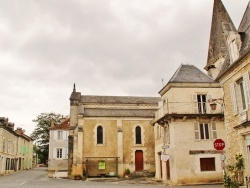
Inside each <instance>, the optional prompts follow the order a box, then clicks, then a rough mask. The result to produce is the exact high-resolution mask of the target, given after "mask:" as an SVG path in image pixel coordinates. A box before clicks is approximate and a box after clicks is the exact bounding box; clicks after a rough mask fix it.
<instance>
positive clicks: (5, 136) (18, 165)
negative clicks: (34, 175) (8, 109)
mask: <svg viewBox="0 0 250 188" xmlns="http://www.w3.org/2000/svg"><path fill="white" fill-rule="evenodd" d="M32 160H33V140H32V138H30V137H29V136H27V135H25V134H24V130H23V129H21V128H17V129H16V130H14V123H10V122H9V121H8V118H5V117H0V175H4V174H10V173H13V172H15V171H19V170H27V169H31V168H32Z"/></svg>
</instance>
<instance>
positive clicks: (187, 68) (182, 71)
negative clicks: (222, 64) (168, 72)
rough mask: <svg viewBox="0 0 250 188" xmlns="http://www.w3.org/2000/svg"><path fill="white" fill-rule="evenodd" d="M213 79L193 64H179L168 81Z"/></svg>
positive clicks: (195, 81)
mask: <svg viewBox="0 0 250 188" xmlns="http://www.w3.org/2000/svg"><path fill="white" fill-rule="evenodd" d="M214 82H215V81H214V80H213V79H212V78H210V77H209V76H208V75H206V74H205V73H204V72H202V71H201V70H200V69H198V68H196V67H195V66H193V65H183V64H182V65H181V66H180V67H179V68H178V69H177V71H176V72H175V74H174V75H173V76H172V78H171V79H170V80H169V83H214Z"/></svg>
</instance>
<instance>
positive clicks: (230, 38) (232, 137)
mask: <svg viewBox="0 0 250 188" xmlns="http://www.w3.org/2000/svg"><path fill="white" fill-rule="evenodd" d="M205 69H206V70H207V71H208V73H209V74H210V75H211V76H212V77H213V78H214V79H215V80H217V81H219V82H220V84H221V86H222V88H223V90H224V98H223V101H221V102H223V103H224V104H225V128H226V134H227V145H228V150H227V151H226V156H227V160H226V162H227V164H229V165H233V164H234V163H235V162H236V159H235V156H236V155H238V154H241V155H242V156H243V159H244V165H245V166H244V175H243V176H250V158H249V154H250V126H249V125H250V121H249V117H250V116H249V114H250V94H249V88H250V85H249V84H250V83H249V72H250V4H249V3H248V5H247V7H246V10H245V13H244V14H243V17H242V21H241V23H240V25H239V28H238V29H236V28H235V26H234V24H233V22H232V21H231V18H230V16H229V14H228V12H227V10H226V9H225V7H224V5H223V4H222V2H221V0H215V1H214V10H213V18H212V25H211V34H210V41H209V50H208V60H207V65H206V67H205ZM243 176H242V180H243Z"/></svg>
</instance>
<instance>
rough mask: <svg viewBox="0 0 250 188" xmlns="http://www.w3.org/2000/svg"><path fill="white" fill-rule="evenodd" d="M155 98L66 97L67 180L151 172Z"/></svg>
mask: <svg viewBox="0 0 250 188" xmlns="http://www.w3.org/2000/svg"><path fill="white" fill-rule="evenodd" d="M159 100H160V98H158V97H125V96H93V95H82V94H81V92H76V89H75V86H74V89H73V92H72V94H71V96H70V126H69V150H68V152H69V170H68V175H69V177H70V178H79V177H100V176H108V177H112V176H116V177H117V176H123V175H124V172H125V171H126V172H131V173H133V172H135V173H136V172H142V171H147V172H154V171H155V162H154V131H153V127H152V126H151V124H150V122H151V121H152V119H153V118H154V113H155V111H156V110H157V107H158V101H159Z"/></svg>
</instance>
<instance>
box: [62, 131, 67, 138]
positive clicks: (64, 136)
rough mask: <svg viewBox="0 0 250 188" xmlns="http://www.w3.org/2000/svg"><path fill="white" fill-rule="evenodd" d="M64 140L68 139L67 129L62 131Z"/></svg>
mask: <svg viewBox="0 0 250 188" xmlns="http://www.w3.org/2000/svg"><path fill="white" fill-rule="evenodd" d="M62 134H63V140H67V131H62Z"/></svg>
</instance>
